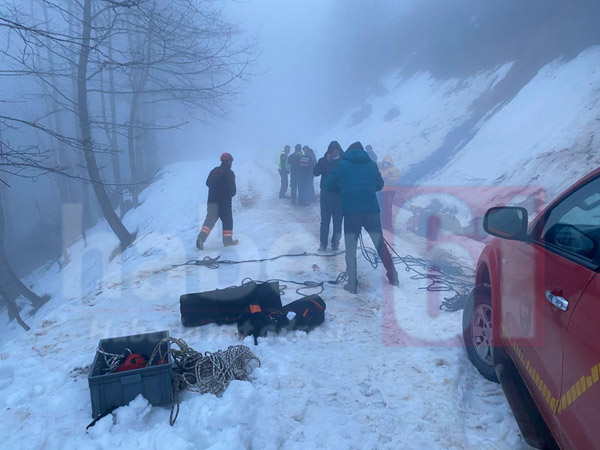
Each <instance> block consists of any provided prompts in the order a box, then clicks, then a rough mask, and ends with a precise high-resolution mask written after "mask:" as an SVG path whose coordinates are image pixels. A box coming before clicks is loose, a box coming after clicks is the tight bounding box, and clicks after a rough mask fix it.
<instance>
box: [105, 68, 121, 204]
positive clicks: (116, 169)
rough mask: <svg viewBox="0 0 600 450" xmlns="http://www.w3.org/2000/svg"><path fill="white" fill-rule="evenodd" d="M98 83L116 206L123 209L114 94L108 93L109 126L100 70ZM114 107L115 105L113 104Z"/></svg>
mask: <svg viewBox="0 0 600 450" xmlns="http://www.w3.org/2000/svg"><path fill="white" fill-rule="evenodd" d="M110 78H111V79H112V69H110ZM100 85H101V86H102V92H101V94H100V103H101V105H102V121H103V122H104V125H103V126H102V127H103V128H104V131H105V133H106V138H107V140H108V142H109V145H110V156H111V162H112V169H113V180H114V182H115V184H116V189H115V191H116V197H117V205H116V206H117V207H119V209H121V210H122V209H123V191H122V186H121V165H120V163H119V149H118V140H117V136H116V133H113V129H114V127H115V122H114V121H115V120H116V117H115V116H116V111H115V109H113V108H112V106H113V105H112V104H113V103H114V102H113V98H114V94H112V93H111V94H108V95H109V96H110V98H111V99H110V103H111V115H112V117H111V123H112V126H110V127H109V121H108V116H107V114H106V94H105V93H104V77H103V76H102V72H100ZM109 90H110V91H111V92H112V91H114V88H113V86H112V83H111V86H110V88H109ZM115 108H116V106H115Z"/></svg>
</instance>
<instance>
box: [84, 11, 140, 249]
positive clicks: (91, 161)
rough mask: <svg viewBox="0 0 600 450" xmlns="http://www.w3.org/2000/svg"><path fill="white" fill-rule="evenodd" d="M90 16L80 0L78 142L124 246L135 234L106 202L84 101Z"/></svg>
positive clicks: (104, 209) (102, 206)
mask: <svg viewBox="0 0 600 450" xmlns="http://www.w3.org/2000/svg"><path fill="white" fill-rule="evenodd" d="M91 20H92V1H91V0H84V3H83V21H82V27H83V29H82V40H81V50H80V53H79V63H78V65H77V104H78V115H79V127H80V131H81V142H82V146H83V153H84V156H85V163H86V166H87V171H88V175H89V178H90V180H91V182H92V187H93V189H94V193H95V194H96V198H97V199H98V203H99V205H100V209H101V210H102V213H103V214H104V217H105V219H106V221H107V222H108V225H109V226H110V228H111V230H112V231H113V232H114V233H115V235H116V236H117V238H119V241H120V242H121V249H122V250H124V249H125V248H127V247H129V246H130V245H131V243H132V242H133V241H134V240H135V236H134V235H132V234H131V233H129V231H127V229H126V228H125V226H124V225H123V223H122V222H121V220H120V219H119V217H117V215H116V214H115V211H114V209H113V207H112V205H111V204H110V199H109V198H108V194H107V193H106V189H105V187H104V184H103V183H102V178H101V177H100V171H99V170H98V163H97V161H96V155H95V153H94V145H93V142H92V133H91V128H90V117H89V110H88V101H87V100H88V99H87V66H88V59H89V55H90V39H91V32H92V24H91Z"/></svg>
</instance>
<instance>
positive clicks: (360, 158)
mask: <svg viewBox="0 0 600 450" xmlns="http://www.w3.org/2000/svg"><path fill="white" fill-rule="evenodd" d="M344 159H345V160H346V161H351V162H356V163H367V162H369V161H371V158H370V157H369V154H368V153H367V152H365V151H364V150H362V149H360V148H351V149H349V150H346V153H344Z"/></svg>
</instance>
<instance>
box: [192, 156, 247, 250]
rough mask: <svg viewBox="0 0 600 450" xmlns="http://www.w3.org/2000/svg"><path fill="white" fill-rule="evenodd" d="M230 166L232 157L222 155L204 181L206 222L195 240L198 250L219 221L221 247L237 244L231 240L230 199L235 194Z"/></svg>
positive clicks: (231, 213)
mask: <svg viewBox="0 0 600 450" xmlns="http://www.w3.org/2000/svg"><path fill="white" fill-rule="evenodd" d="M232 164H233V156H231V155H230V154H229V153H223V154H222V155H221V165H220V166H219V167H215V168H214V169H213V170H211V171H210V174H209V175H208V178H207V179H206V186H208V204H207V212H206V220H205V221H204V224H203V225H202V230H201V231H200V234H199V235H198V238H197V239H196V247H198V250H204V242H205V241H206V238H207V237H208V235H209V234H210V232H211V230H212V229H213V227H214V226H215V224H216V223H217V220H219V219H221V223H222V225H223V245H224V246H225V247H229V246H231V245H237V244H238V240H237V239H235V240H234V239H233V212H232V211H231V199H232V198H233V197H234V196H235V194H236V187H235V174H234V173H233V170H231V165H232Z"/></svg>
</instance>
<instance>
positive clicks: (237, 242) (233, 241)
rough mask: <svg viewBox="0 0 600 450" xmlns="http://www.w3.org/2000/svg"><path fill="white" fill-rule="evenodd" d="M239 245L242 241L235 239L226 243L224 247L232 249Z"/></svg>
mask: <svg viewBox="0 0 600 450" xmlns="http://www.w3.org/2000/svg"><path fill="white" fill-rule="evenodd" d="M239 243H240V241H238V240H237V239H233V240H231V241H229V242H224V243H223V247H232V246H234V245H238V244H239Z"/></svg>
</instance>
